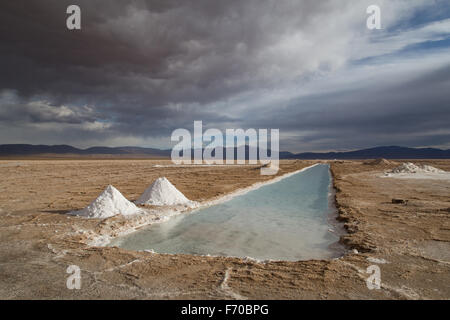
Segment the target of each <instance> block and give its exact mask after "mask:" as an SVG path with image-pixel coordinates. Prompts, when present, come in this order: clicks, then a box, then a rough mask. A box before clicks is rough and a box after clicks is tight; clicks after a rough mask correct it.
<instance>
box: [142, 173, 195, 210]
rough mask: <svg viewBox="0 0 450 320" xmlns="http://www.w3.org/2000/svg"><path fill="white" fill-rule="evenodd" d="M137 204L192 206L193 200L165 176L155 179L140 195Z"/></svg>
mask: <svg viewBox="0 0 450 320" xmlns="http://www.w3.org/2000/svg"><path fill="white" fill-rule="evenodd" d="M136 203H137V204H143V205H145V204H147V205H154V206H175V205H187V206H194V205H195V202H194V201H191V200H189V199H188V198H186V197H185V196H184V194H182V193H181V192H180V191H179V190H178V189H177V188H176V187H175V186H174V185H173V184H172V183H170V181H169V180H167V179H166V178H165V177H162V178H158V179H156V181H155V182H153V183H152V185H151V186H150V187H148V188H147V190H145V191H144V193H143V194H142V196H140V197H139V199H138V200H137V201H136Z"/></svg>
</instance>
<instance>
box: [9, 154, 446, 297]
mask: <svg viewBox="0 0 450 320" xmlns="http://www.w3.org/2000/svg"><path fill="white" fill-rule="evenodd" d="M414 162H418V161H414ZM423 162H425V163H427V164H431V165H433V166H436V167H439V168H441V169H444V170H447V171H450V161H444V160H442V161H435V160H433V161H431V160H430V161H423ZM312 163H315V162H313V161H298V160H297V161H282V165H281V168H282V170H280V172H279V174H285V173H287V172H290V171H293V170H297V169H300V168H303V167H306V166H308V165H311V164H312ZM330 163H331V168H332V173H333V176H334V177H335V180H334V184H335V188H336V203H337V207H338V211H339V212H338V219H339V220H340V221H342V223H344V226H345V228H346V230H347V233H346V234H345V235H343V236H342V237H341V242H342V243H344V244H346V245H347V246H348V249H351V250H353V249H356V250H357V251H358V253H355V252H352V251H351V250H350V251H349V252H350V253H348V254H346V255H345V256H344V257H342V258H339V259H334V260H330V261H325V260H320V261H319V260H314V261H313V260H310V261H299V262H268V263H257V262H254V261H248V260H242V259H237V258H226V257H199V256H189V255H164V254H152V253H148V252H134V251H127V250H124V249H120V248H115V247H114V248H109V247H92V246H89V245H88V244H87V238H88V237H87V236H86V234H103V233H106V234H113V233H114V230H118V229H120V228H124V227H127V226H129V225H130V224H132V223H133V221H130V220H127V219H123V218H118V217H114V218H110V219H106V220H104V221H100V220H88V219H83V218H79V217H73V216H67V215H66V214H65V213H66V212H67V211H70V210H73V209H81V208H83V207H85V206H86V205H87V204H89V202H90V201H92V200H93V199H94V198H95V197H96V196H97V195H98V194H99V193H100V192H101V191H102V190H103V189H104V188H105V186H106V185H107V184H113V185H114V186H115V187H117V188H118V189H119V190H120V191H121V192H122V193H123V194H124V195H125V196H126V197H127V198H128V199H130V200H135V199H136V198H137V197H138V196H139V195H140V193H142V191H143V190H144V189H145V188H146V187H147V186H148V185H149V184H150V183H151V182H152V181H153V180H154V179H156V178H157V177H160V176H166V177H167V178H168V179H169V180H170V181H172V182H173V183H174V184H175V186H176V187H177V188H178V189H180V190H181V191H182V192H183V193H184V194H185V195H186V196H187V197H188V198H190V199H192V200H196V201H204V200H209V199H212V198H215V197H218V196H221V195H224V194H226V193H228V192H230V191H233V190H235V189H238V188H243V187H247V186H249V185H251V184H253V183H255V182H258V181H262V180H267V179H271V178H273V177H267V176H261V175H260V174H259V170H257V167H254V166H250V167H249V166H233V167H214V168H211V167H189V168H174V167H163V168H157V167H154V165H155V164H169V162H168V161H163V160H137V159H136V160H34V161H32V160H11V159H10V160H7V161H6V160H3V161H0V178H1V179H0V230H1V232H0V298H2V299H21V298H26V299H28V298H29V299H234V298H248V299H449V298H450V254H449V253H450V223H449V221H450V220H449V217H450V196H449V195H450V182H449V181H448V180H447V181H443V180H403V179H392V178H380V177H379V176H380V175H381V173H382V172H383V171H384V170H386V169H388V168H392V167H394V166H395V162H394V163H389V164H386V163H380V164H376V165H365V164H363V161H334V162H330ZM392 198H400V199H407V200H409V202H408V205H399V204H392V203H391V200H392ZM368 259H370V260H372V262H371V261H369V260H368ZM373 259H378V260H373ZM383 260H384V261H383ZM374 261H375V262H374ZM382 262H385V263H382ZM373 264H376V265H378V266H379V267H380V270H381V289H380V290H369V289H368V288H367V286H366V279H367V277H368V276H369V274H367V273H366V268H367V267H368V266H370V265H373ZM69 265H78V266H80V268H81V277H82V286H81V289H80V290H68V289H67V287H66V279H67V277H68V276H69V275H68V274H67V273H66V269H67V267H68V266H69Z"/></svg>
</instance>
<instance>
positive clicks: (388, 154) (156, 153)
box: [0, 144, 450, 160]
mask: <svg viewBox="0 0 450 320" xmlns="http://www.w3.org/2000/svg"><path fill="white" fill-rule="evenodd" d="M235 149H236V148H235ZM225 153H226V150H225V149H224V154H225ZM45 154H51V155H76V156H93V155H105V156H106V155H109V156H143V157H148V158H169V157H170V154H171V150H163V149H156V148H143V147H132V146H126V147H102V146H98V147H90V148H87V149H80V148H76V147H73V146H70V145H31V144H3V145H0V157H1V156H3V157H10V156H24V157H27V156H39V155H45ZM246 154H248V147H246ZM376 158H385V159H450V150H442V149H437V148H407V147H398V146H382V147H375V148H368V149H361V150H354V151H343V152H304V153H297V154H295V153H291V152H287V151H282V152H280V159H303V160H315V159H317V160H333V159H339V160H345V159H348V160H351V159H355V160H356V159H376Z"/></svg>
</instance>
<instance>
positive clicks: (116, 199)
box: [69, 185, 144, 218]
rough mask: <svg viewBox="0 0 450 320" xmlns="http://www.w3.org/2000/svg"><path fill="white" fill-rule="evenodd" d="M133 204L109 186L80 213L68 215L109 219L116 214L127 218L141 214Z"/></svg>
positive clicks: (74, 212) (75, 212) (141, 211)
mask: <svg viewBox="0 0 450 320" xmlns="http://www.w3.org/2000/svg"><path fill="white" fill-rule="evenodd" d="M143 212H144V210H142V209H140V208H138V207H137V206H136V205H135V204H134V203H132V202H130V201H128V200H127V199H126V198H125V197H124V196H123V195H122V194H121V193H120V192H119V190H117V189H116V188H114V187H113V186H111V185H109V186H108V187H106V189H105V191H103V192H102V193H101V194H100V195H99V196H98V198H97V199H95V200H94V201H93V202H92V203H91V204H90V205H88V206H87V207H86V208H84V209H83V210H80V211H72V212H70V213H69V214H73V215H78V216H83V217H87V218H109V217H112V216H115V215H117V214H122V215H124V216H129V215H133V214H137V213H143Z"/></svg>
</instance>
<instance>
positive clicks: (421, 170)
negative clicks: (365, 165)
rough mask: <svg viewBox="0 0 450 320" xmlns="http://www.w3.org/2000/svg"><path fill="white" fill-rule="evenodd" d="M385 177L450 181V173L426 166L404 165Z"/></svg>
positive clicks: (387, 173) (409, 163)
mask: <svg viewBox="0 0 450 320" xmlns="http://www.w3.org/2000/svg"><path fill="white" fill-rule="evenodd" d="M384 176H385V177H391V178H411V179H444V180H447V179H450V173H449V172H446V171H444V170H441V169H438V168H435V167H432V166H428V165H425V164H422V165H415V164H414V163H411V162H407V163H402V164H401V165H400V166H398V167H396V168H394V169H392V170H390V171H386V172H385V173H384Z"/></svg>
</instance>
